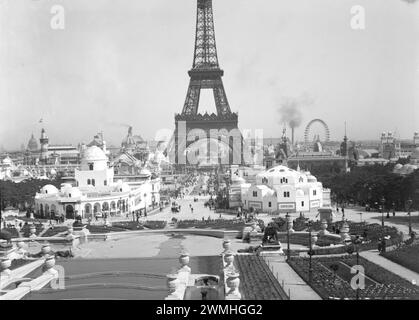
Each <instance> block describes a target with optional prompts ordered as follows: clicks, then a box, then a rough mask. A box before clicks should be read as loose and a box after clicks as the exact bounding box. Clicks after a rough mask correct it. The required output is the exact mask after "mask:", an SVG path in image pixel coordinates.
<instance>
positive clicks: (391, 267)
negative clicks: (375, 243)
mask: <svg viewBox="0 0 419 320" xmlns="http://www.w3.org/2000/svg"><path fill="white" fill-rule="evenodd" d="M359 255H360V256H361V257H363V258H365V259H367V260H369V261H371V262H373V263H375V264H377V265H379V266H381V267H383V268H384V269H387V270H388V271H390V272H392V273H395V274H397V275H398V276H400V277H402V278H403V279H406V280H407V281H409V282H411V283H413V284H416V285H417V286H419V273H416V272H414V271H411V270H409V269H407V268H405V267H403V266H401V265H400V264H397V263H395V262H393V261H390V260H389V259H387V258H384V257H383V256H380V255H379V254H378V251H377V250H371V251H362V252H360V253H359Z"/></svg>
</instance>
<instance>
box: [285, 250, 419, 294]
mask: <svg viewBox="0 0 419 320" xmlns="http://www.w3.org/2000/svg"><path fill="white" fill-rule="evenodd" d="M288 263H289V265H290V266H291V267H292V268H293V269H294V270H295V272H297V273H298V275H299V276H300V277H301V278H302V279H303V280H304V281H306V282H307V283H308V280H309V276H308V269H309V259H308V258H291V259H290V260H289V262H288ZM359 264H360V265H361V266H362V267H363V268H364V270H365V275H366V277H367V278H366V281H365V288H364V289H362V290H359V296H360V298H361V299H415V300H416V299H419V287H417V286H415V285H413V284H411V283H410V282H409V281H407V280H405V279H403V278H401V277H399V276H398V275H396V274H394V273H392V272H390V271H388V270H386V269H384V268H382V267H380V266H378V265H376V264H374V263H372V262H370V261H368V260H366V259H364V258H362V257H360V258H359ZM333 265H335V266H337V268H333ZM354 265H356V257H355V255H348V256H341V257H327V258H313V259H312V267H313V281H312V283H311V284H309V285H310V286H311V287H312V288H313V290H314V291H316V292H317V293H318V294H319V295H320V296H321V297H322V298H323V299H336V298H337V299H355V298H356V290H354V289H353V288H352V287H351V285H350V281H351V279H352V276H353V275H352V274H350V269H349V267H351V266H354ZM348 266H349V267H348ZM333 269H334V270H333Z"/></svg>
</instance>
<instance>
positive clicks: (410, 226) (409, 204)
mask: <svg viewBox="0 0 419 320" xmlns="http://www.w3.org/2000/svg"><path fill="white" fill-rule="evenodd" d="M412 203H413V201H412V199H410V198H409V199H408V200H407V201H406V209H407V214H408V215H409V235H411V234H412V215H411V214H410V209H411V208H412Z"/></svg>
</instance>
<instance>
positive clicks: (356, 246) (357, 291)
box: [353, 235, 362, 300]
mask: <svg viewBox="0 0 419 320" xmlns="http://www.w3.org/2000/svg"><path fill="white" fill-rule="evenodd" d="M361 242H362V241H361V239H360V237H359V235H356V237H355V239H354V241H353V244H354V245H355V250H356V265H357V266H359V245H360V244H361ZM358 272H359V271H358ZM356 300H359V286H357V288H356Z"/></svg>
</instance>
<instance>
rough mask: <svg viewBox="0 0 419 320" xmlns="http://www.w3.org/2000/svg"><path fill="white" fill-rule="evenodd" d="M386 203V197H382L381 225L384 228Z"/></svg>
mask: <svg viewBox="0 0 419 320" xmlns="http://www.w3.org/2000/svg"><path fill="white" fill-rule="evenodd" d="M385 203H386V198H384V197H382V198H381V207H380V210H381V226H382V227H383V228H384V205H385Z"/></svg>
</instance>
